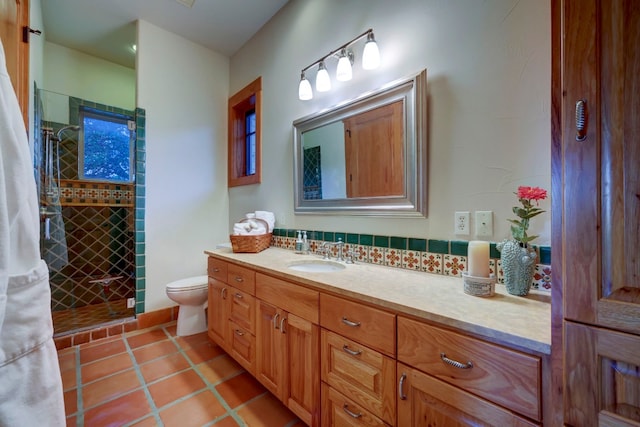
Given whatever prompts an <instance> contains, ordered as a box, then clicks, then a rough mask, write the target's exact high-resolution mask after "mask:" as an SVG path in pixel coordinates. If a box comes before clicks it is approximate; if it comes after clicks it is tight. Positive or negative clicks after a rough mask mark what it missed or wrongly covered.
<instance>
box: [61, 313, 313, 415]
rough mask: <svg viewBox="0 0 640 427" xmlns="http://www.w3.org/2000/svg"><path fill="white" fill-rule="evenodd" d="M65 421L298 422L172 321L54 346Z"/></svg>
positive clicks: (215, 350) (203, 339)
mask: <svg viewBox="0 0 640 427" xmlns="http://www.w3.org/2000/svg"><path fill="white" fill-rule="evenodd" d="M58 357H59V361H60V370H61V372H62V383H63V387H64V394H65V407H66V412H67V426H89V427H101V426H167V427H172V426H179V427H190V426H216V427H232V426H235V427H239V426H249V427H253V426H256V427H294V426H295V427H303V426H304V424H303V423H302V422H301V421H300V420H298V418H296V416H295V415H293V414H292V413H291V412H290V411H289V410H288V409H287V408H285V407H284V406H283V405H282V403H280V402H279V401H278V400H277V399H276V398H275V397H273V396H272V395H271V394H270V393H269V392H268V391H266V389H265V388H264V387H263V386H262V385H261V384H260V383H259V382H258V381H256V380H255V379H254V378H253V377H252V376H251V375H249V374H248V373H247V372H245V370H244V369H243V368H242V367H241V366H240V365H238V364H237V363H236V362H235V361H234V360H233V359H231V358H230V357H229V356H228V355H227V354H226V353H225V352H224V351H223V350H222V349H221V348H220V347H218V346H216V345H215V344H213V343H211V342H210V341H209V339H208V338H207V336H206V333H202V334H198V335H192V336H189V337H177V336H176V326H175V322H174V323H171V324H167V325H162V326H158V327H155V328H150V329H145V330H141V331H134V332H129V333H127V334H125V335H122V336H117V337H111V338H105V339H103V340H99V341H93V342H90V343H87V344H82V345H80V346H75V347H70V348H65V349H63V350H60V351H59V352H58Z"/></svg>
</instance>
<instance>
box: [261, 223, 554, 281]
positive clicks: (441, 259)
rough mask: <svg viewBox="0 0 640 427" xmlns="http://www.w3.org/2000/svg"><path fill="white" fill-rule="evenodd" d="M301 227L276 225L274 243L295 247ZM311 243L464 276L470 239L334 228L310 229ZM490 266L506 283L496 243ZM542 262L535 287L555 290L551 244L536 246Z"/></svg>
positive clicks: (362, 259)
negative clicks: (331, 244) (338, 246)
mask: <svg viewBox="0 0 640 427" xmlns="http://www.w3.org/2000/svg"><path fill="white" fill-rule="evenodd" d="M296 234H297V230H291V229H278V228H277V229H275V230H274V231H273V238H272V241H271V244H272V246H275V247H279V248H284V249H289V250H294V249H295V241H296ZM307 236H308V238H309V246H310V248H311V251H312V252H314V253H315V252H317V251H318V249H319V248H320V246H321V245H322V243H323V242H337V241H338V240H339V239H341V240H342V241H343V242H344V243H345V245H344V251H345V253H346V252H347V251H353V252H354V253H355V260H356V262H365V263H371V264H379V265H385V266H388V267H395V268H404V269H409V270H416V271H423V272H425V273H432V274H444V275H447V276H461V275H462V272H463V271H465V270H466V269H467V248H468V245H469V242H467V241H462V240H451V241H449V240H434V239H420V238H412V237H398V236H376V235H372V234H352V233H342V232H333V231H309V230H308V231H307ZM489 247H490V255H489V257H490V260H489V268H490V271H491V273H493V274H495V275H496V277H497V279H498V283H504V277H503V272H502V267H501V261H500V252H499V251H498V250H497V248H496V243H493V242H492V243H490V245H489ZM534 249H535V250H536V253H537V254H538V258H537V259H538V262H539V263H538V264H536V270H535V274H534V277H533V282H532V284H531V285H532V288H533V289H539V290H543V291H551V286H552V283H551V247H549V246H534Z"/></svg>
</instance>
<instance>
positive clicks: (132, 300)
mask: <svg viewBox="0 0 640 427" xmlns="http://www.w3.org/2000/svg"><path fill="white" fill-rule="evenodd" d="M135 306H136V299H135V298H127V308H133V307H135Z"/></svg>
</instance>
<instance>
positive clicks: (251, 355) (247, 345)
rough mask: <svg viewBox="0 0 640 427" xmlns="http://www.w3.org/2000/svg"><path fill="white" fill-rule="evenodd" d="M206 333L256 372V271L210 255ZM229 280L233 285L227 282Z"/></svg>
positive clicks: (249, 369) (243, 364) (238, 360)
mask: <svg viewBox="0 0 640 427" xmlns="http://www.w3.org/2000/svg"><path fill="white" fill-rule="evenodd" d="M207 271H208V274H209V308H208V316H207V317H208V335H209V338H211V339H212V340H213V341H214V342H215V343H216V344H218V345H219V346H220V347H222V348H223V349H224V350H225V351H226V352H227V353H229V354H230V355H231V356H232V357H234V358H235V359H236V361H237V362H238V363H240V364H241V365H242V366H243V367H244V368H245V369H246V370H247V371H248V372H250V373H254V372H255V354H256V353H255V351H256V350H255V311H256V310H255V297H254V296H253V295H252V294H253V293H254V292H255V273H254V272H253V271H252V270H250V269H246V268H243V267H239V266H236V265H234V264H231V263H227V262H224V261H220V260H217V259H215V258H212V257H209V261H208V268H207ZM230 281H232V282H233V283H234V284H235V285H236V286H231V285H229V282H230Z"/></svg>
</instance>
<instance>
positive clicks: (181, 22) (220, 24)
mask: <svg viewBox="0 0 640 427" xmlns="http://www.w3.org/2000/svg"><path fill="white" fill-rule="evenodd" d="M287 1H288V0H195V2H193V0H42V17H43V26H44V28H42V32H43V34H44V36H45V38H46V40H47V41H49V42H52V43H56V44H59V45H62V46H66V47H68V48H71V49H75V50H79V51H81V52H84V53H87V54H89V55H93V56H97V57H99V58H103V59H106V60H108V61H111V62H115V63H116V64H120V65H123V66H125V67H129V68H135V55H134V53H133V51H132V45H133V44H134V43H135V40H136V24H135V21H136V20H138V19H142V20H144V21H147V22H149V23H151V24H153V25H156V26H158V27H160V28H163V29H165V30H166V31H169V32H172V33H174V34H178V35H180V36H182V37H184V38H186V39H188V40H191V41H193V42H195V43H198V44H200V45H202V46H205V47H208V48H209V49H211V50H213V51H216V52H218V53H221V54H223V55H226V56H229V57H230V56H232V55H233V54H234V53H236V52H237V51H238V50H239V49H240V48H241V47H242V46H243V45H244V44H245V43H246V42H247V41H248V40H249V39H250V38H251V37H252V36H253V35H254V34H255V33H256V32H257V31H258V30H259V29H260V28H261V27H262V26H263V25H264V24H265V23H266V22H267V21H268V20H269V19H270V18H271V17H272V16H273V15H275V13H276V12H277V11H278V10H280V8H282V6H284V5H285V4H286V3H287ZM191 2H193V6H192V7H188V6H185V5H184V3H191Z"/></svg>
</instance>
